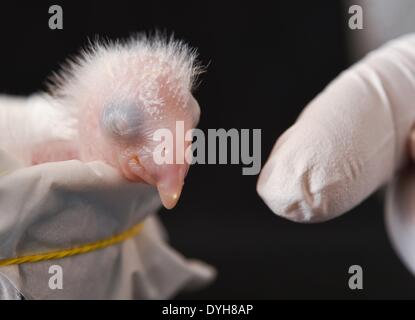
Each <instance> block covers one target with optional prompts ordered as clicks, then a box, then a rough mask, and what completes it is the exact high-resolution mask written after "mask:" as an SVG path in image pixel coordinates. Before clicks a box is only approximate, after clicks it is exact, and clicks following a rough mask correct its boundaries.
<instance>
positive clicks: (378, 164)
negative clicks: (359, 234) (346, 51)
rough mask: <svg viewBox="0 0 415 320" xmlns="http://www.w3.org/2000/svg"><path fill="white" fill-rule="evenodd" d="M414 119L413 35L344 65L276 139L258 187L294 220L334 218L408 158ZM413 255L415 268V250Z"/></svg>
mask: <svg viewBox="0 0 415 320" xmlns="http://www.w3.org/2000/svg"><path fill="white" fill-rule="evenodd" d="M414 121H415V36H414V35H407V36H404V37H402V38H400V39H398V40H394V41H392V42H390V43H388V44H387V45H385V46H383V47H381V48H380V49H378V50H376V51H374V52H372V53H370V54H369V55H368V56H367V57H365V58H364V59H363V60H362V61H360V62H359V63H357V64H355V65H353V66H352V67H351V68H350V69H349V70H346V71H344V72H343V73H342V74H341V75H340V76H339V77H338V78H337V79H335V80H334V81H333V82H332V83H331V84H330V85H329V86H328V87H327V88H326V89H325V90H324V91H323V92H322V93H321V94H319V95H318V96H317V97H316V98H315V99H314V100H313V101H312V102H311V103H310V104H309V105H308V106H307V107H306V108H305V110H304V111H303V112H302V114H301V116H300V117H299V119H298V120H297V122H296V123H295V124H294V125H293V126H292V127H290V128H289V129H288V130H287V131H286V132H285V133H284V134H283V135H282V136H281V137H280V138H279V139H278V141H277V142H276V144H275V146H274V148H273V151H272V153H271V155H270V157H269V159H268V161H267V163H266V164H265V166H264V168H263V170H262V172H261V174H260V177H259V180H258V185H257V190H258V193H259V194H260V196H261V197H262V198H263V199H264V201H265V202H266V204H267V205H268V206H269V207H270V208H271V210H272V211H273V212H275V213H276V214H278V215H280V216H283V217H285V218H287V219H290V220H293V221H297V222H319V221H325V220H328V219H331V218H334V217H336V216H338V215H340V214H342V213H344V212H346V211H348V210H350V209H351V208H353V207H354V206H356V205H357V204H359V203H360V202H361V201H362V200H364V199H365V198H366V197H368V196H369V195H370V194H371V193H373V192H374V191H375V190H376V189H378V188H379V187H380V186H382V185H383V184H385V183H387V182H389V181H391V179H392V178H393V177H394V176H395V175H396V174H397V173H398V172H399V170H400V169H402V168H403V167H405V166H406V165H408V159H410V155H411V152H410V150H415V137H414V136H412V145H411V143H410V140H411V132H412V129H413V124H414ZM412 154H415V153H414V152H413V153H412ZM394 214H399V213H398V212H397V211H396V212H395V213H394ZM411 215H412V217H414V216H415V211H413V212H412V213H411ZM405 221H410V220H409V217H406V218H405ZM411 223H412V224H415V222H414V220H413V219H412V222H411ZM398 229H399V228H398ZM398 229H397V228H394V229H392V228H391V230H393V232H395V233H396V232H399V230H398ZM392 238H394V237H392ZM412 239H413V240H412V248H413V247H414V246H415V237H412ZM397 247H400V245H397ZM412 252H414V251H413V250H412ZM410 260H411V261H412V263H411V265H410V267H411V268H412V271H414V272H415V257H414V253H412V258H411V259H410Z"/></svg>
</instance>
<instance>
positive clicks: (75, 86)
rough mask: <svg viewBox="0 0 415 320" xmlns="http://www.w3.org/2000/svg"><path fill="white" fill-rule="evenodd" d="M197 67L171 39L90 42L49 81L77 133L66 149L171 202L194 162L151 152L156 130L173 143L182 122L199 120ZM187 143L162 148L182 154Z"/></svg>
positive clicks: (52, 154) (45, 155)
mask: <svg viewBox="0 0 415 320" xmlns="http://www.w3.org/2000/svg"><path fill="white" fill-rule="evenodd" d="M199 71H200V67H199V65H198V64H197V62H196V53H195V51H194V50H193V49H190V48H189V47H188V46H187V45H186V44H184V43H183V42H180V41H175V40H173V39H172V38H170V39H165V38H163V37H160V36H155V37H147V36H144V35H140V36H138V37H135V38H133V39H130V40H128V41H126V42H113V43H99V44H93V45H91V46H90V48H89V49H87V50H85V51H83V52H82V54H81V55H80V56H79V57H78V58H76V59H75V60H72V61H71V62H69V63H68V64H67V65H66V66H65V67H64V68H63V69H62V71H61V72H60V73H58V74H55V75H54V76H53V77H52V81H51V84H52V85H51V86H50V92H51V96H52V100H53V103H54V105H55V107H56V108H60V109H61V112H63V113H66V115H67V119H69V120H68V121H66V123H67V126H68V128H66V129H67V131H68V130H69V131H71V130H72V131H74V132H75V133H76V134H75V135H74V136H73V137H72V138H71V139H70V140H72V141H71V142H70V143H69V144H67V145H68V146H69V145H70V147H67V148H66V151H65V154H67V155H68V156H67V157H71V158H78V159H80V160H82V161H94V160H102V161H104V162H106V163H107V164H109V165H111V166H113V167H115V168H117V169H118V170H119V171H120V173H121V174H122V175H124V176H125V178H127V179H128V180H130V181H133V182H144V183H148V184H151V185H154V186H156V187H157V189H158V191H159V194H160V198H161V200H162V203H163V205H164V206H165V207H166V208H168V209H170V208H173V207H174V206H175V205H176V203H177V201H178V199H179V196H180V193H181V190H182V186H183V183H184V179H185V176H186V174H187V171H188V168H189V164H188V163H186V161H177V158H176V157H174V159H176V162H175V163H172V164H170V163H166V164H157V163H156V162H155V161H154V157H153V152H154V150H155V148H156V146H157V145H158V144H160V142H159V141H154V139H153V134H154V132H155V131H156V130H158V129H168V130H170V131H171V132H172V135H173V137H174V141H175V140H176V134H175V133H176V132H175V130H176V122H177V121H182V122H183V123H184V126H185V128H184V129H185V130H186V131H187V130H191V129H193V128H194V127H195V126H196V125H197V123H198V121H199V116H200V108H199V105H198V103H197V101H196V100H195V98H194V97H193V96H192V88H193V86H194V83H195V79H196V76H197V74H198V73H199ZM73 129H75V130H73ZM178 139H182V137H178ZM190 143H191V142H187V141H184V142H181V143H178V144H177V143H174V144H173V145H172V146H171V147H169V148H166V149H165V150H164V152H166V153H172V154H174V155H176V154H179V155H184V154H185V152H184V150H186V148H187V147H188V146H189V144H190ZM48 145H49V147H48V148H49V149H48V151H47V152H46V151H45V150H43V151H42V152H37V156H35V157H34V158H33V159H34V160H33V162H34V163H40V162H46V161H53V160H54V159H56V156H57V155H56V153H57V152H56V150H57V148H54V147H51V144H50V143H49V144H48ZM55 145H56V143H55ZM58 145H59V143H58ZM60 145H61V146H62V144H60ZM178 146H182V148H184V150H178ZM51 148H52V150H51ZM68 148H69V149H70V150H68ZM38 150H39V149H38ZM60 155H61V157H62V152H60ZM59 160H62V159H59ZM182 160H184V159H182Z"/></svg>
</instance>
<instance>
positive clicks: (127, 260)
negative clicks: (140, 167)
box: [0, 150, 214, 299]
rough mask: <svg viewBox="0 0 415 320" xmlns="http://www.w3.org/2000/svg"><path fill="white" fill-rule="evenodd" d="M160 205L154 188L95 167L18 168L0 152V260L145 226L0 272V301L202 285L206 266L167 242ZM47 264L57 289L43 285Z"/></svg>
mask: <svg viewBox="0 0 415 320" xmlns="http://www.w3.org/2000/svg"><path fill="white" fill-rule="evenodd" d="M160 206H161V203H160V199H159V197H158V195H157V190H156V189H155V188H154V187H152V186H149V185H147V184H143V183H132V182H128V181H127V180H125V179H124V178H123V177H122V176H121V175H120V174H119V173H118V172H117V171H116V170H115V169H113V168H112V167H110V166H108V165H105V164H104V163H102V162H90V163H82V162H80V161H78V160H71V161H62V162H52V163H46V164H42V165H37V166H32V167H27V168H19V164H18V162H17V161H15V160H14V159H13V158H12V157H9V155H8V154H7V153H5V152H3V151H1V150H0V259H7V258H14V257H21V256H25V255H32V254H36V253H40V252H50V251H55V250H59V249H68V248H72V247H74V246H80V245H85V244H87V243H90V242H95V241H98V240H103V239H107V238H108V237H110V236H112V235H114V234H119V233H121V232H123V231H125V230H127V229H129V228H130V227H131V226H133V225H135V224H136V223H140V222H144V229H143V230H142V231H141V233H139V234H138V235H136V236H135V237H132V238H129V239H127V240H125V241H123V242H122V243H119V244H116V245H112V246H109V247H107V248H103V249H100V250H96V251H92V252H89V253H84V254H80V255H76V256H71V257H67V258H63V259H58V260H50V261H43V262H37V263H28V264H21V265H12V266H6V267H0V298H8V299H9V298H13V299H14V298H18V297H19V296H20V294H21V295H23V296H24V297H25V298H28V299H130V298H134V299H165V298H169V297H172V296H173V295H174V294H176V293H177V292H178V291H179V290H181V289H187V288H194V287H197V286H201V285H203V284H206V283H207V282H209V281H210V280H212V278H213V276H214V270H213V268H211V267H209V266H208V265H206V264H204V263H201V262H198V261H192V260H187V259H185V258H184V257H183V256H182V255H181V254H179V253H178V252H176V251H175V250H174V249H172V248H171V247H170V246H169V245H168V243H167V241H166V238H165V234H164V232H163V229H162V228H161V226H160V224H159V223H158V221H157V218H156V217H155V215H154V213H155V212H156V211H157V210H158V209H159V208H160ZM52 265H58V266H60V267H61V268H62V273H63V288H62V289H61V290H53V288H50V287H49V285H48V284H49V279H50V278H51V277H52V275H53V274H50V273H49V268H50V266H52Z"/></svg>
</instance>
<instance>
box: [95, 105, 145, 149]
mask: <svg viewBox="0 0 415 320" xmlns="http://www.w3.org/2000/svg"><path fill="white" fill-rule="evenodd" d="M144 117H145V115H144V113H143V111H142V110H140V107H139V106H138V105H137V104H136V103H133V102H128V101H114V102H112V103H109V104H107V105H106V106H104V108H103V110H102V113H101V119H100V125H101V129H102V131H103V132H104V133H105V134H107V135H108V137H109V138H111V139H113V140H114V141H116V142H119V143H128V142H133V141H134V140H136V141H137V140H141V139H142V138H143V137H142V136H143V134H144V132H145V130H144V126H145V119H144Z"/></svg>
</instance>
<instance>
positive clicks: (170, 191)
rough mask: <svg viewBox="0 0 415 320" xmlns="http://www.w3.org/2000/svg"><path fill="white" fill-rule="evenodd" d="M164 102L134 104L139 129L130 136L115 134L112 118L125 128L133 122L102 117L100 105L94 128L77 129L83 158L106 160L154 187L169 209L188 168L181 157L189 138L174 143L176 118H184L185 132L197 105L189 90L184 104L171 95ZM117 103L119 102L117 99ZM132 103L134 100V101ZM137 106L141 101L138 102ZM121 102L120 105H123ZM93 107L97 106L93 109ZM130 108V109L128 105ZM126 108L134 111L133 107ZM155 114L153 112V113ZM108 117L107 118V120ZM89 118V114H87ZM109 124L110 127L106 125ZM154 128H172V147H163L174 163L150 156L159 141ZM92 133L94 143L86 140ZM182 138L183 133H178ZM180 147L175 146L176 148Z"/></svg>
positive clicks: (196, 117)
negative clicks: (149, 109) (147, 105)
mask: <svg viewBox="0 0 415 320" xmlns="http://www.w3.org/2000/svg"><path fill="white" fill-rule="evenodd" d="M163 100H164V101H165V102H164V103H163V104H162V105H160V106H157V107H156V108H157V109H158V110H159V112H156V113H151V112H147V110H146V108H142V107H141V108H140V107H137V110H138V112H139V114H138V116H139V117H140V118H141V119H139V120H140V121H142V122H143V123H142V125H141V127H140V130H138V131H137V133H134V134H133V136H132V137H127V138H126V137H121V136H120V135H117V134H114V132H113V131H114V130H113V129H111V128H113V126H112V123H113V122H111V121H115V122H116V124H117V125H116V126H115V127H117V128H119V127H120V124H121V125H123V124H124V125H125V128H123V129H125V130H127V129H128V127H129V126H132V127H134V122H131V121H129V120H126V121H124V122H125V123H123V121H118V119H115V120H113V119H114V118H113V117H111V116H110V117H107V121H103V120H102V119H103V118H102V117H103V112H105V111H104V108H105V107H104V108H100V109H101V111H100V112H99V115H98V117H97V115H95V116H93V117H92V118H93V119H95V120H93V121H92V122H95V125H94V130H91V127H90V126H89V127H88V128H85V130H88V132H85V131H83V130H81V129H80V134H81V136H84V138H85V140H84V141H83V140H82V139H81V140H80V145H81V156H80V158H81V159H83V160H103V161H104V162H107V163H108V164H110V165H112V166H113V167H116V168H118V169H119V171H120V172H121V174H122V175H123V176H124V177H125V178H126V179H128V180H130V181H133V182H139V183H140V182H143V183H148V184H150V185H153V186H155V187H157V189H158V192H159V195H160V198H161V201H162V203H163V205H164V206H165V207H166V208H167V209H172V208H173V207H174V206H175V205H176V204H177V201H178V200H179V197H180V194H181V191H182V188H183V184H184V179H185V177H186V175H187V172H188V170H189V164H188V163H186V161H185V159H184V155H185V150H186V149H187V148H188V146H189V145H190V143H191V142H188V141H181V143H179V144H178V145H177V144H176V138H178V137H177V135H176V121H183V123H184V127H185V128H184V129H185V132H187V130H191V129H193V128H194V127H195V126H196V125H197V123H198V121H199V114H200V109H199V105H198V103H197V102H196V100H195V99H194V98H193V96H192V95H191V94H190V93H189V98H188V99H187V100H188V101H187V102H186V104H185V105H182V104H180V103H178V102H177V101H172V98H171V97H169V96H166V98H165V99H163ZM117 103H118V102H117ZM133 105H134V103H133ZM137 105H138V106H140V103H137ZM122 108H123V106H122V104H121V105H119V109H122ZM94 110H96V109H94ZM129 110H130V109H129ZM129 112H133V113H134V109H132V111H131V110H130V111H129ZM154 114H156V115H154ZM108 118H110V120H108ZM89 120H90V121H91V118H89ZM108 127H110V128H108ZM157 129H168V130H169V131H170V132H172V136H173V139H174V143H173V146H171V150H168V149H166V150H165V152H171V153H173V155H174V159H175V160H179V161H177V163H173V164H157V163H156V162H155V161H154V158H153V151H154V149H155V147H156V146H157V145H158V144H160V143H161V142H160V141H154V140H153V134H154V132H155V131H156V130H157ZM91 134H93V135H94V136H95V139H94V140H95V143H94V144H92V145H91V144H89V143H88V141H90V139H91ZM180 138H183V137H180ZM178 147H179V148H180V150H179V149H177V148H178ZM176 153H178V154H179V155H183V159H180V158H179V159H176Z"/></svg>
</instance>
